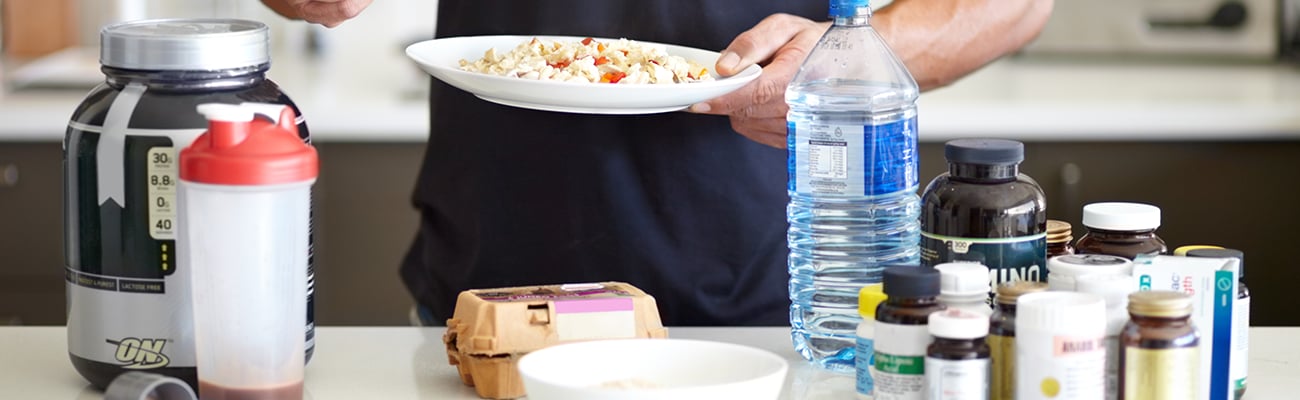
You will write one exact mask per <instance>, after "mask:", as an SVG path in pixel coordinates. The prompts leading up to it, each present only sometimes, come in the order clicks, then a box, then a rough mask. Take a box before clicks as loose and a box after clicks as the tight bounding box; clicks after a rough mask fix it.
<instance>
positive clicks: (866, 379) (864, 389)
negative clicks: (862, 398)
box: [853, 336, 876, 396]
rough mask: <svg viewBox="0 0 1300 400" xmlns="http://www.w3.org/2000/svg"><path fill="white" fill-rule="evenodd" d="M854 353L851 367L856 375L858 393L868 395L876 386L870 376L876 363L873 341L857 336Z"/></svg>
mask: <svg viewBox="0 0 1300 400" xmlns="http://www.w3.org/2000/svg"><path fill="white" fill-rule="evenodd" d="M854 354H856V355H857V356H856V357H855V358H854V360H853V367H854V370H855V372H856V375H857V391H858V394H861V395H867V396H870V395H872V392H873V391H874V390H875V386H876V382H875V378H873V377H872V376H871V374H872V372H873V370H874V368H873V367H874V366H875V365H876V346H875V341H874V340H872V339H871V338H864V337H861V336H858V340H857V348H856V349H855V353H854Z"/></svg>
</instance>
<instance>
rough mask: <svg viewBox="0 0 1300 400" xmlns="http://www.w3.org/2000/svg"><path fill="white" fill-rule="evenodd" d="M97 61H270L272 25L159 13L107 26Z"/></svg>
mask: <svg viewBox="0 0 1300 400" xmlns="http://www.w3.org/2000/svg"><path fill="white" fill-rule="evenodd" d="M99 44H100V46H99V63H100V64H102V65H104V66H106V67H114V68H122V69H140V70H184V71H211V70H221V69H230V68H241V67H249V66H256V65H261V64H266V63H269V62H271V43H270V29H268V28H267V27H266V24H263V23H261V22H257V21H247V20H239V19H215V18H208V19H155V20H143V21H130V22H123V23H118V24H113V25H108V26H105V27H104V28H103V29H100V31H99Z"/></svg>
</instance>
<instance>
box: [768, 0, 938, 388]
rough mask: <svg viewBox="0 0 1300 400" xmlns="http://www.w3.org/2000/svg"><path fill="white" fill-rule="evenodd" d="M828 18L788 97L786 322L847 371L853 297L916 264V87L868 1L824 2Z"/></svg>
mask: <svg viewBox="0 0 1300 400" xmlns="http://www.w3.org/2000/svg"><path fill="white" fill-rule="evenodd" d="M830 14H831V17H833V18H834V19H835V22H834V25H833V26H831V28H830V30H828V31H827V32H826V34H825V35H824V36H822V38H821V40H820V41H819V42H818V43H817V47H816V48H815V49H813V51H812V52H811V53H809V55H808V59H807V60H806V61H805V62H804V64H803V66H802V67H800V69H799V73H798V74H797V75H795V77H794V79H793V80H791V81H790V86H789V87H788V88H786V93H785V99H786V103H788V104H789V106H790V112H789V115H788V118H787V121H788V125H789V128H788V129H789V130H788V133H789V136H788V138H787V141H788V142H787V145H788V148H789V173H790V181H789V186H788V190H789V193H790V205H789V207H788V209H787V216H788V220H789V222H790V231H789V236H788V240H789V245H790V260H789V268H790V300H791V305H790V327H791V336H792V337H793V340H794V347H795V350H796V351H798V352H799V353H800V354H802V355H803V357H804V358H806V359H808V360H810V361H812V362H813V363H814V364H816V365H819V366H822V367H824V368H827V369H831V370H835V371H844V372H851V371H853V360H854V347H853V343H854V335H855V329H856V327H857V325H858V322H859V321H860V318H861V317H859V316H858V312H857V309H856V307H857V304H858V303H857V294H858V290H859V289H861V288H862V286H864V285H867V284H870V283H876V282H880V271H881V270H882V269H883V268H884V267H885V266H887V265H916V264H918V263H919V262H920V258H919V243H920V225H919V222H918V221H919V220H918V218H919V215H920V199H919V197H918V196H917V194H916V190H917V183H918V182H917V173H918V171H917V168H918V161H917V154H916V99H917V97H918V95H919V89H918V88H917V85H916V81H915V80H913V79H912V75H911V74H910V73H908V72H907V68H906V67H905V66H904V65H903V63H902V61H900V60H899V59H898V57H897V56H895V55H894V53H893V52H892V51H890V50H889V47H888V46H887V45H886V44H885V42H884V40H883V39H881V37H880V35H879V34H877V33H876V31H875V30H874V29H872V28H871V25H870V24H869V23H868V20H869V19H870V17H871V8H870V7H869V5H868V2H867V0H831V1H830Z"/></svg>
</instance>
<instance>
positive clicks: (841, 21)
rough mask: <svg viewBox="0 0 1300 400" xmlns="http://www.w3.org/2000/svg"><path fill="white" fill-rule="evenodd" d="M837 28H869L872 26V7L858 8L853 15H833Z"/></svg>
mask: <svg viewBox="0 0 1300 400" xmlns="http://www.w3.org/2000/svg"><path fill="white" fill-rule="evenodd" d="M832 17H834V21H835V22H834V24H835V26H869V25H871V23H870V20H871V7H856V10H855V11H853V12H851V13H848V12H846V13H844V14H841V15H832Z"/></svg>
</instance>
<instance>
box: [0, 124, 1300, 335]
mask: <svg viewBox="0 0 1300 400" xmlns="http://www.w3.org/2000/svg"><path fill="white" fill-rule="evenodd" d="M317 146H318V148H319V150H320V154H321V159H322V161H323V162H322V170H321V176H320V180H319V181H318V182H317V185H316V187H315V200H316V209H315V218H316V219H315V221H316V235H317V236H316V238H317V242H316V250H317V253H316V254H317V258H316V265H317V274H316V299H317V303H316V312H317V314H316V315H317V323H319V324H322V325H401V324H406V323H407V313H408V312H409V311H410V309H411V305H412V300H411V297H410V295H408V294H407V292H406V288H405V287H404V286H403V285H402V283H401V279H400V278H399V277H398V272H397V269H398V265H400V263H401V260H402V258H403V257H404V256H405V253H406V250H407V247H408V246H409V245H410V243H411V240H412V239H413V238H414V233H415V230H416V227H417V225H418V218H419V216H418V213H416V212H415V210H414V209H413V208H411V206H410V197H411V190H412V188H413V187H414V183H415V179H416V175H417V173H418V171H419V167H420V162H421V159H422V157H423V154H424V144H423V143H341V142H325V143H318V144H317ZM921 160H922V165H921V179H922V185H924V184H925V183H928V182H929V180H930V179H932V178H933V177H934V176H936V175H938V174H939V173H940V172H943V171H944V170H945V168H946V165H945V163H944V161H943V144H942V143H923V144H922V145H921ZM61 162H62V151H61V145H60V144H58V143H0V324H4V323H6V322H21V323H25V324H62V323H63V322H64V320H63V318H64V316H63V314H64V307H65V306H64V298H63V296H64V293H63V291H64V289H63V267H62V265H63V252H62V249H61V243H62V221H63V216H62V212H61V208H62V200H61V197H62V188H61V187H62V182H63V178H62V167H61ZM1297 164H1300V141H1292V142H1231V143H1211V142H1191V143H1188V142H1132V143H1127V142H1126V143H1116V142H1107V143H1095V142H1038V143H1029V144H1027V147H1026V160H1025V163H1024V164H1023V165H1022V171H1023V172H1025V173H1026V174H1029V175H1030V176H1032V177H1034V178H1035V179H1036V180H1037V181H1038V182H1039V183H1040V184H1041V185H1042V187H1043V188H1044V190H1045V191H1046V193H1047V200H1048V203H1047V204H1048V205H1047V209H1048V215H1049V217H1051V218H1053V219H1060V220H1064V221H1068V222H1070V223H1071V224H1073V225H1074V230H1075V232H1074V235H1075V237H1076V238H1078V237H1079V236H1081V235H1082V234H1083V232H1084V228H1083V227H1082V226H1081V224H1080V214H1081V213H1082V207H1083V205H1084V204H1087V203H1091V202H1097V201H1140V202H1147V203H1152V204H1156V205H1158V206H1160V207H1161V209H1162V210H1163V224H1162V226H1161V227H1160V230H1159V234H1160V236H1161V237H1163V238H1164V239H1165V240H1166V241H1167V242H1168V243H1169V244H1170V247H1171V248H1173V247H1176V246H1179V245H1184V244H1220V245H1224V246H1231V247H1236V248H1239V249H1242V250H1243V251H1245V252H1246V263H1247V266H1248V274H1247V280H1248V281H1249V282H1250V287H1251V290H1252V295H1253V296H1254V302H1253V312H1252V320H1253V323H1254V324H1255V325H1300V314H1296V313H1293V312H1289V311H1288V310H1287V309H1286V308H1287V307H1288V306H1289V305H1290V304H1291V303H1293V302H1292V301H1290V300H1287V299H1286V297H1285V296H1286V293H1289V289H1288V288H1287V287H1286V282H1288V281H1289V278H1287V275H1290V273H1289V272H1287V271H1289V270H1290V268H1291V265H1290V263H1289V261H1288V260H1289V258H1288V256H1287V254H1288V252H1289V251H1290V249H1291V247H1290V246H1291V245H1292V244H1291V242H1292V237H1293V236H1294V235H1293V233H1292V231H1293V230H1296V229H1297V227H1300V188H1298V187H1297V185H1296V184H1295V183H1293V180H1294V179H1295V178H1294V177H1295V176H1296V175H1297V174H1298V173H1300V165H1297ZM15 320H16V321H15Z"/></svg>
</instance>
